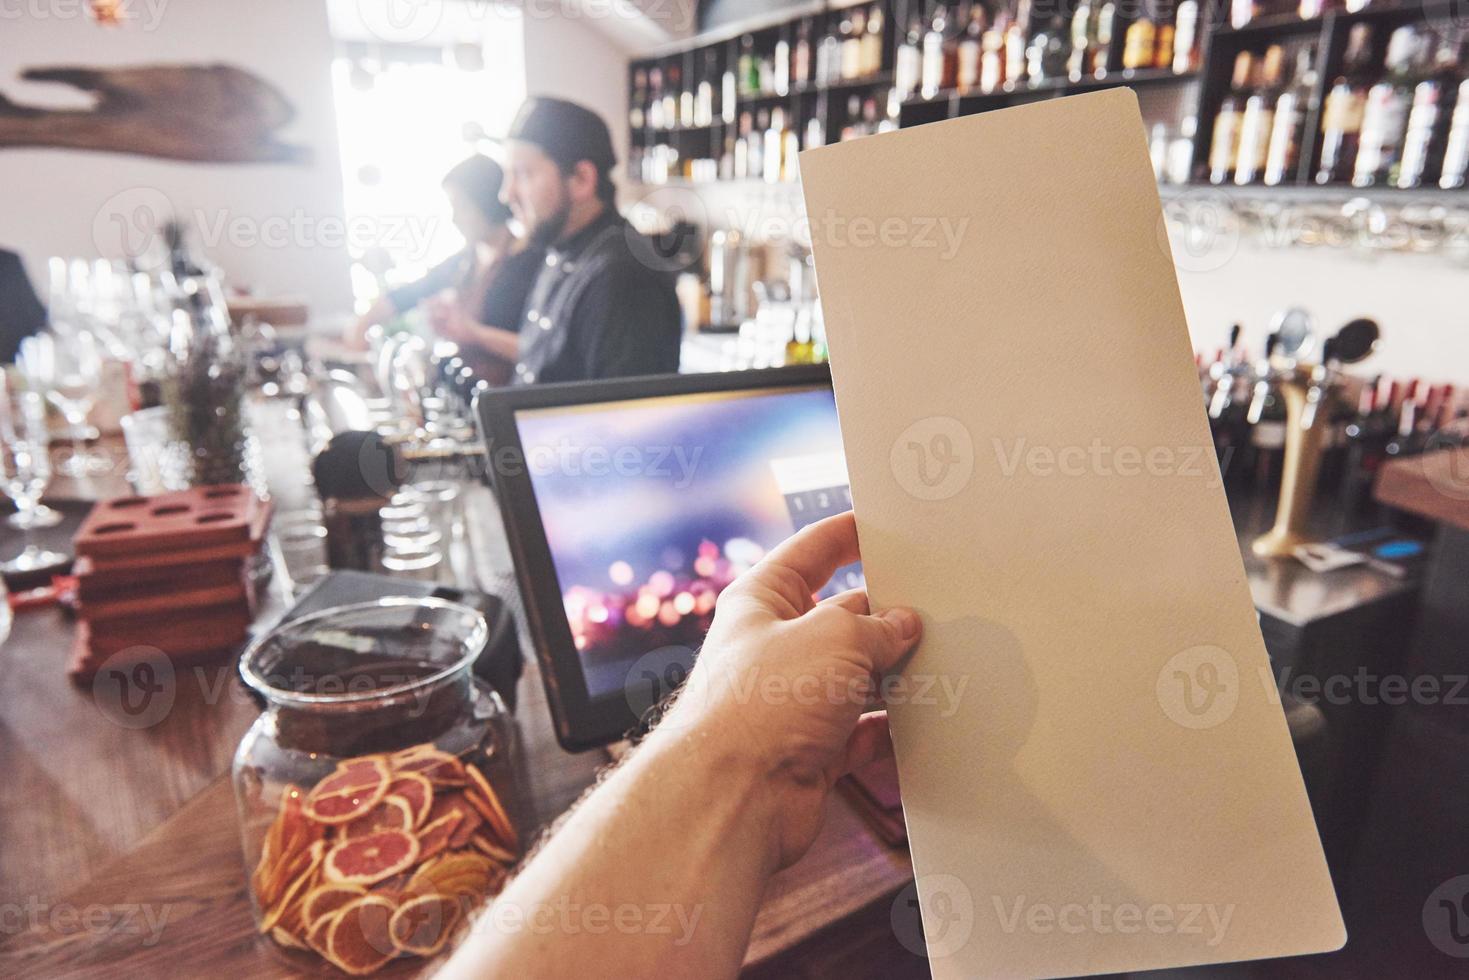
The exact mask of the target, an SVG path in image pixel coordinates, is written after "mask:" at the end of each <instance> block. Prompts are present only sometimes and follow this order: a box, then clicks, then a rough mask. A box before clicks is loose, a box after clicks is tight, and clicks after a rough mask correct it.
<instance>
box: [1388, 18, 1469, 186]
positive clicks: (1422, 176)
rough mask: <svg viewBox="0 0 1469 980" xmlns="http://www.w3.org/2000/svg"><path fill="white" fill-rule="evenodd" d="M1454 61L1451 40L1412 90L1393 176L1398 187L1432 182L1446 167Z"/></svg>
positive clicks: (1442, 48) (1440, 49)
mask: <svg viewBox="0 0 1469 980" xmlns="http://www.w3.org/2000/svg"><path fill="white" fill-rule="evenodd" d="M1457 69H1458V65H1457V64H1456V63H1455V56H1454V48H1453V45H1452V44H1451V43H1445V44H1443V45H1441V46H1440V47H1439V50H1438V54H1437V56H1436V57H1435V58H1434V64H1433V70H1432V72H1431V74H1430V75H1429V77H1427V78H1425V79H1424V80H1423V81H1421V82H1419V83H1418V87H1417V88H1415V89H1414V90H1413V106H1412V108H1411V109H1409V111H1408V126H1407V130H1406V132H1405V133H1404V136H1403V156H1402V160H1401V161H1400V162H1399V164H1398V168H1397V172H1396V173H1395V174H1394V175H1393V179H1392V183H1393V186H1395V187H1400V188H1403V189H1404V190H1411V189H1412V188H1415V187H1421V186H1423V185H1424V184H1425V183H1433V182H1434V181H1435V180H1437V178H1438V177H1439V175H1440V172H1441V171H1442V168H1443V161H1444V150H1445V149H1446V147H1447V143H1448V136H1449V114H1448V112H1447V111H1446V107H1445V105H1444V101H1445V98H1446V97H1447V96H1448V95H1449V94H1450V93H1452V92H1453V91H1454V89H1453V85H1454V76H1455V75H1456V74H1457Z"/></svg>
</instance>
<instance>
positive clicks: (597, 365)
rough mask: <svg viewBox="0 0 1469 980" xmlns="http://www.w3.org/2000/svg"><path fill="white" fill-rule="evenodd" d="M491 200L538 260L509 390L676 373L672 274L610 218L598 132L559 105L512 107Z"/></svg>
mask: <svg viewBox="0 0 1469 980" xmlns="http://www.w3.org/2000/svg"><path fill="white" fill-rule="evenodd" d="M503 162H504V164H505V183H504V186H503V188H502V189H501V192H500V196H501V198H502V199H503V200H504V201H505V203H506V204H508V205H509V206H510V210H511V211H512V212H513V213H514V214H515V217H516V219H517V220H518V221H519V222H520V223H521V225H522V227H523V228H524V229H525V232H526V234H527V235H528V236H529V238H530V240H531V242H532V244H533V245H537V246H544V247H545V248H546V253H545V259H544V260H543V264H542V267H541V270H540V274H539V275H538V276H537V278H536V282H535V286H534V287H533V288H532V289H531V293H530V298H529V299H528V300H527V302H526V308H525V315H524V317H523V318H522V319H521V322H520V331H519V333H520V338H519V357H518V358H517V362H516V365H515V376H514V378H513V379H512V382H513V383H515V384H536V383H540V382H554V381H586V380H591V379H596V378H615V377H622V376H627V375H638V374H665V373H672V372H675V371H677V370H678V354H679V341H680V332H681V327H680V313H679V306H678V299H677V296H676V295H675V293H674V284H673V277H672V274H671V273H669V272H666V271H664V270H663V269H661V268H659V267H658V265H659V263H658V262H657V261H656V258H657V257H656V253H655V252H654V250H653V244H652V242H651V241H650V240H649V239H647V238H646V237H645V236H643V235H641V234H639V233H638V232H637V231H636V230H634V229H633V228H632V227H631V226H630V225H629V224H628V223H627V221H626V220H625V219H624V218H623V217H622V215H620V214H619V213H618V212H617V192H616V188H615V187H614V186H613V184H612V180H611V178H610V176H609V174H610V172H611V170H612V167H613V166H614V165H615V164H616V162H617V158H616V155H615V154H614V153H613V150H612V136H611V134H610V133H609V132H608V130H607V124H606V123H604V122H603V121H602V119H601V117H600V116H598V115H597V114H596V113H595V112H592V111H591V110H589V109H586V108H583V107H582V106H579V105H576V104H575V103H572V102H566V101H564V100H562V99H551V98H532V99H528V100H527V101H526V102H525V104H524V105H522V106H521V107H520V111H519V112H518V113H517V114H516V116H515V121H514V122H513V123H512V124H511V126H510V131H509V133H508V134H507V136H506V139H505V144H504V158H503Z"/></svg>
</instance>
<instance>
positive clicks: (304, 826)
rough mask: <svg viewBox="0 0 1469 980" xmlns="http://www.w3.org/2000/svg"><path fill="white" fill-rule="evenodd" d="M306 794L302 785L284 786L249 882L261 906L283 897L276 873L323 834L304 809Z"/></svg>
mask: <svg viewBox="0 0 1469 980" xmlns="http://www.w3.org/2000/svg"><path fill="white" fill-rule="evenodd" d="M303 796H304V794H303V793H302V792H301V789H300V788H299V787H297V786H287V787H285V790H284V792H282V793H281V801H280V807H279V809H278V810H277V811H276V815H275V820H274V821H273V822H272V823H271V825H270V829H269V830H268V831H266V834H265V839H264V841H262V842H261V847H260V860H259V861H258V862H257V863H256V865H255V871H254V873H253V874H251V876H250V884H251V887H252V888H254V890H255V897H256V899H257V900H258V901H259V902H260V905H261V907H262V908H263V907H265V906H268V905H272V904H274V902H275V900H276V899H277V898H279V897H280V894H279V890H278V888H275V887H274V879H275V878H276V875H275V872H276V871H277V870H278V869H279V868H280V867H281V865H283V864H286V863H289V862H290V861H292V860H293V859H294V858H295V857H296V856H297V855H298V854H299V853H304V852H305V850H306V848H307V847H309V846H310V845H311V843H312V841H315V840H320V839H321V837H322V829H321V828H320V827H319V826H318V825H316V824H313V823H312V822H311V821H310V820H309V819H307V817H306V816H305V814H304V813H303V812H302V808H301V801H302V798H303Z"/></svg>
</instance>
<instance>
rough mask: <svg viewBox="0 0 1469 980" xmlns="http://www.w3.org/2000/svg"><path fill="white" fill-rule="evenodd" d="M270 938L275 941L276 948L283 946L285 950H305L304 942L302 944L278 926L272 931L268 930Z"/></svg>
mask: <svg viewBox="0 0 1469 980" xmlns="http://www.w3.org/2000/svg"><path fill="white" fill-rule="evenodd" d="M270 938H271V939H274V940H275V942H276V945H277V946H284V947H286V948H287V949H306V948H307V946H306V944H305V943H304V942H302V941H301V940H300V939H297V938H296V937H295V936H293V935H291V933H289V932H287V931H286V930H285V929H283V928H282V927H280V926H276V927H275V928H274V929H272V930H270Z"/></svg>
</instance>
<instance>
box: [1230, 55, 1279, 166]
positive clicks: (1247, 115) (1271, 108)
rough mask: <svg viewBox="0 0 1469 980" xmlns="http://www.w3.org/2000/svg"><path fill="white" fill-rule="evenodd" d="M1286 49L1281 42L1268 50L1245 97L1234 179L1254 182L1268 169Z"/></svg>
mask: <svg viewBox="0 0 1469 980" xmlns="http://www.w3.org/2000/svg"><path fill="white" fill-rule="evenodd" d="M1284 57H1285V52H1284V50H1283V49H1282V48H1281V46H1280V45H1278V44H1272V45H1271V46H1270V47H1269V48H1268V49H1266V51H1265V60H1264V64H1263V67H1262V68H1261V71H1260V84H1259V87H1258V88H1256V89H1255V91H1254V92H1252V93H1251V94H1250V96H1249V98H1247V99H1245V108H1244V113H1243V115H1242V116H1241V117H1240V124H1239V151H1238V153H1237V154H1236V156H1235V163H1234V182H1235V183H1236V184H1239V185H1241V186H1243V185H1245V184H1253V183H1254V182H1255V181H1257V180H1259V179H1260V177H1261V175H1262V174H1263V173H1264V172H1265V158H1266V154H1268V153H1269V151H1270V134H1271V131H1272V130H1273V129H1274V126H1275V102H1276V100H1277V99H1278V98H1279V94H1278V89H1279V86H1280V71H1281V65H1282V61H1283V59H1284Z"/></svg>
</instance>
